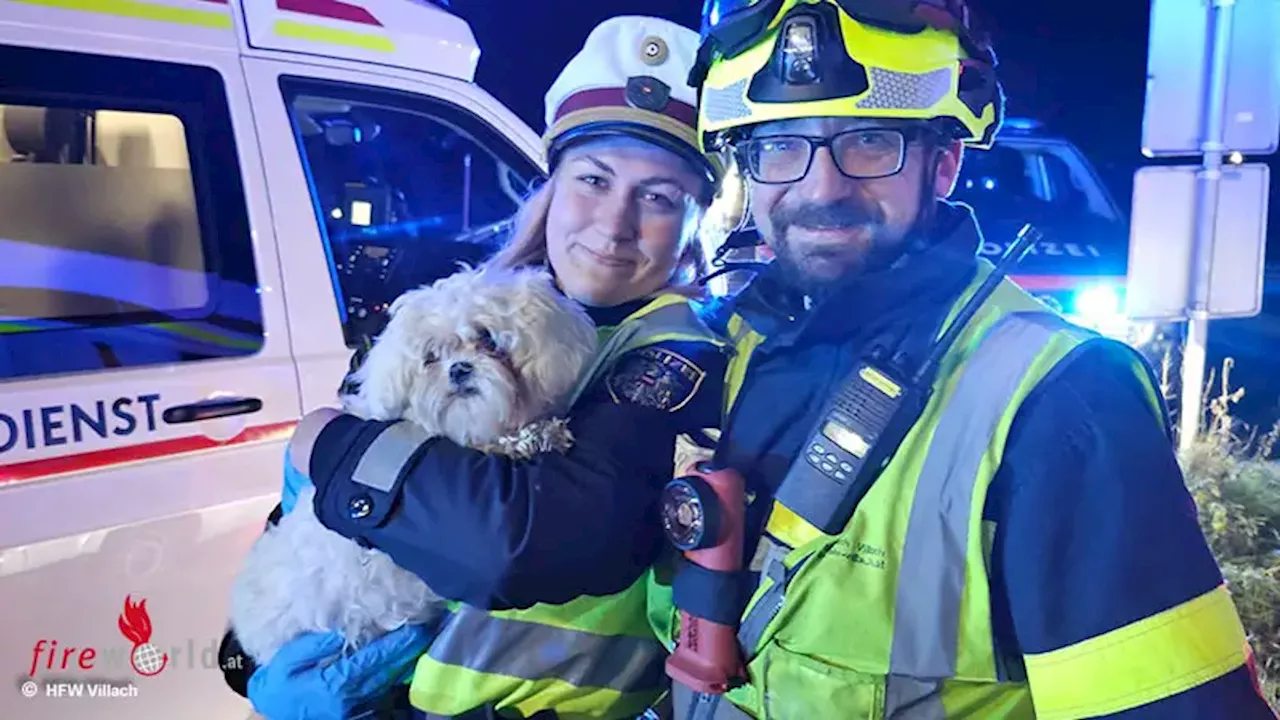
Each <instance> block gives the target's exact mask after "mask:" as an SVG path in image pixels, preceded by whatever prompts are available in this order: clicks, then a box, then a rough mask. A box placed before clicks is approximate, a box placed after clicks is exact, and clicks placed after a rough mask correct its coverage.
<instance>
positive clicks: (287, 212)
mask: <svg viewBox="0 0 1280 720" xmlns="http://www.w3.org/2000/svg"><path fill="white" fill-rule="evenodd" d="M478 60H479V50H478V48H477V47H476V43H475V39H474V37H473V35H472V33H471V30H470V28H469V27H468V26H467V24H466V23H465V22H464V21H462V20H461V19H459V18H457V17H454V16H452V15H450V14H449V13H448V12H447V11H445V10H443V9H441V8H439V7H436V6H434V5H432V4H430V3H428V2H425V1H422V0H0V676H3V677H4V681H3V682H0V718H6V719H10V718H11V719H12V720H19V719H20V720H44V719H48V720H61V719H63V718H95V720H112V719H116V718H119V719H120V720H126V719H127V720H139V719H141V720H160V719H163V720H169V719H171V718H182V719H183V720H204V719H207V720H215V719H216V720H224V719H228V718H234V719H236V720H240V719H242V718H246V717H248V716H249V715H250V714H251V710H250V708H249V706H248V704H247V703H246V702H245V701H244V700H243V699H241V698H239V697H238V696H236V695H235V694H234V693H232V692H231V691H230V690H229V689H228V688H227V687H226V686H225V685H224V683H223V678H222V672H221V670H220V668H219V667H218V663H217V647H218V643H219V641H220V639H221V637H222V634H223V631H224V628H225V622H226V616H227V596H228V592H229V588H230V585H231V582H232V579H233V577H234V575H235V573H236V572H237V569H238V567H239V564H240V560H241V558H242V557H243V555H244V553H245V552H246V550H247V549H248V547H249V545H250V544H251V543H252V542H253V541H254V539H255V538H256V537H257V536H258V535H259V533H260V532H261V531H262V528H263V523H264V520H265V518H266V516H267V514H268V513H269V511H270V510H271V508H272V506H273V505H274V504H275V502H276V500H277V497H278V493H279V489H280V470H281V459H282V451H283V447H284V443H285V440H286V439H287V437H288V435H289V433H290V431H291V429H292V427H293V425H294V423H295V421H296V420H297V418H298V417H299V416H300V415H301V414H302V413H303V412H304V411H307V410H309V409H312V408H315V407H319V406H322V405H330V404H333V402H334V399H335V392H336V390H337V388H338V385H339V383H340V382H341V380H342V377H343V375H344V373H345V372H346V370H347V367H348V361H349V359H350V357H351V354H352V348H354V347H355V346H356V345H357V344H359V343H360V342H362V341H363V340H364V339H365V338H367V337H369V336H371V335H373V334H375V333H376V332H377V331H378V330H379V329H380V327H381V325H380V323H381V321H382V320H381V319H382V317H383V311H384V309H385V307H386V305H387V303H388V302H389V301H390V300H391V299H393V298H394V297H395V296H396V295H398V294H399V293H400V292H402V291H403V290H405V289H407V288H408V287H411V286H413V285H416V284H419V283H422V282H428V281H430V280H432V279H434V278H436V277H440V276H443V275H445V274H448V273H449V272H452V271H453V270H454V269H455V267H456V265H455V263H456V262H457V261H458V260H470V261H476V260H478V259H480V258H482V257H484V256H486V255H487V254H488V253H489V252H491V251H492V250H493V249H494V247H493V243H494V241H495V238H496V237H497V236H498V235H499V233H498V231H497V228H498V227H499V225H500V223H501V222H502V221H503V220H504V219H506V218H508V217H509V216H510V215H511V214H512V212H513V211H514V210H515V208H516V205H517V202H518V201H519V199H520V198H521V197H522V196H523V195H524V194H525V193H526V192H527V191H528V189H529V187H530V183H531V182H533V181H534V180H535V179H536V178H537V177H538V176H539V175H541V174H542V173H543V171H544V166H543V161H542V159H541V147H540V144H539V141H538V138H537V136H536V134H535V133H534V132H533V131H532V130H531V129H530V128H528V127H527V126H526V125H524V124H523V123H522V122H521V121H520V120H519V119H517V118H516V117H515V116H514V115H513V114H512V113H511V112H509V111H508V110H507V109H506V108H504V107H503V106H502V105H500V104H499V103H498V102H497V101H496V100H494V98H493V97H491V96H490V95H488V94H487V93H486V92H484V91H483V90H481V89H480V88H479V87H477V86H476V85H475V84H474V82H473V76H474V72H475V69H476V64H477V62H478Z"/></svg>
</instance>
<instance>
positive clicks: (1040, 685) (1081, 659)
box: [1026, 585, 1248, 720]
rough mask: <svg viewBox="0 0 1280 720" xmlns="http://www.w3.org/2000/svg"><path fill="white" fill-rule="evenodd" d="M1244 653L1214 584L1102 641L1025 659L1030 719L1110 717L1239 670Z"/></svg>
mask: <svg viewBox="0 0 1280 720" xmlns="http://www.w3.org/2000/svg"><path fill="white" fill-rule="evenodd" d="M1247 647H1248V645H1247V642H1246V640H1245V634H1244V628H1243V627H1242V626H1241V624H1240V617H1239V615H1237V614H1236V608H1235V605H1234V604H1233V603H1232V601H1231V595H1230V593H1228V592H1227V588H1226V586H1225V585H1220V586H1218V587H1217V588H1215V589H1213V590H1211V591H1209V592H1207V593H1205V594H1204V595H1201V596H1200V597H1197V598H1195V599H1192V600H1189V601H1187V602H1185V603H1182V604H1181V605H1178V606H1176V607H1173V608H1170V609H1169V610H1166V611H1164V612H1162V613H1159V614H1156V615H1152V616H1150V617H1147V618H1144V619H1142V620H1139V621H1138V622H1135V623H1132V624H1130V625H1126V626H1124V627H1122V628H1120V629H1118V630H1113V631H1111V632H1109V633H1106V634H1105V635H1099V636H1097V637H1092V638H1089V639H1088V640H1085V641H1083V642H1078V643H1076V644H1075V645H1069V646H1067V647H1065V648H1062V649H1061V650H1054V651H1053V652H1047V653H1039V654H1035V655H1027V656H1026V664H1027V678H1028V679H1029V680H1030V682H1031V698H1032V700H1033V701H1034V703H1035V707H1036V717H1037V718H1040V720H1054V719H1055V718H1083V717H1094V716H1098V715H1111V714H1113V713H1118V712H1123V711H1125V710H1128V709H1129V708H1133V707H1138V706H1140V705H1145V704H1147V703H1151V702H1154V701H1156V700H1160V699H1161V698H1166V697H1169V696H1171V695H1176V694H1178V693H1180V692H1184V691H1186V690H1189V689H1191V688H1193V687H1195V686H1197V685H1200V684H1202V683H1205V682H1207V681H1209V680H1212V679H1214V678H1217V677H1221V676H1222V675H1225V674H1227V673H1228V672H1230V671H1232V670H1234V669H1236V668H1238V667H1240V666H1241V665H1243V664H1244V663H1245V660H1246V657H1247ZM1085 689H1087V690H1088V692H1082V690H1085Z"/></svg>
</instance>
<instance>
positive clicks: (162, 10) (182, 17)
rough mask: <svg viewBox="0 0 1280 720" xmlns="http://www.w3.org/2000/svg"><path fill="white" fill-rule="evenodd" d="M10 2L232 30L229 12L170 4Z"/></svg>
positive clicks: (58, 0) (88, 0)
mask: <svg viewBox="0 0 1280 720" xmlns="http://www.w3.org/2000/svg"><path fill="white" fill-rule="evenodd" d="M12 2H19V3H26V4H27V5H41V6H44V7H55V8H62V9H64V10H78V11H80V12H92V13H100V14H102V15H116V16H119V17H127V18H139V19H142V20H156V21H158V22H168V23H177V24H179V25H197V26H199V27H207V28H218V29H221V30H230V29H231V13H230V12H229V11H228V12H218V11H216V10H212V11H210V10H193V9H190V8H180V7H171V6H169V5H156V4H154V3H145V2H136V1H135V0H12Z"/></svg>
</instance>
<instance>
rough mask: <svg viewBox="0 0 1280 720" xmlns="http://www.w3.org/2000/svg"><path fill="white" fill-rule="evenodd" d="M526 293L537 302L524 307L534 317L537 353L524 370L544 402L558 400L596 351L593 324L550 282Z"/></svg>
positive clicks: (548, 402)
mask: <svg viewBox="0 0 1280 720" xmlns="http://www.w3.org/2000/svg"><path fill="white" fill-rule="evenodd" d="M530 289H531V290H532V289H533V288H530ZM526 295H527V296H528V297H529V298H531V299H532V301H533V302H534V303H536V304H537V305H538V307H536V308H526V310H527V311H529V312H530V313H531V314H530V317H532V318H535V320H534V322H533V324H534V325H536V326H537V327H536V329H534V331H533V332H534V334H535V335H536V337H537V338H538V352H537V353H536V354H535V356H534V357H533V359H532V362H531V363H530V365H529V366H528V367H527V368H526V373H527V374H528V375H529V376H530V381H531V383H532V384H533V385H534V386H535V387H537V388H540V389H541V391H542V392H544V393H546V395H547V397H546V398H545V399H546V402H547V404H552V403H558V402H559V401H561V400H563V399H564V396H565V395H566V394H567V393H569V392H570V391H571V390H573V388H574V386H575V385H576V384H577V382H578V376H579V375H581V373H582V371H583V369H584V368H585V367H586V365H587V363H589V362H590V361H591V358H592V356H593V355H594V354H595V352H596V344H597V333H596V326H595V323H593V322H592V321H591V317H590V316H589V315H587V313H586V311H585V310H583V309H582V307H581V306H579V305H578V304H577V303H575V302H573V301H572V300H569V299H568V298H566V297H563V296H561V295H560V294H559V293H557V292H556V291H555V289H554V288H553V287H552V286H551V285H550V283H549V282H543V283H542V284H541V287H540V288H539V291H538V292H530V293H527V294H526Z"/></svg>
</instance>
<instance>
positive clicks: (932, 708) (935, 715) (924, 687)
mask: <svg viewBox="0 0 1280 720" xmlns="http://www.w3.org/2000/svg"><path fill="white" fill-rule="evenodd" d="M884 717H885V720H946V718H947V711H946V709H945V708H943V706H942V682H941V681H935V680H917V679H915V678H909V677H901V676H898V675H890V676H889V677H887V678H885V684H884Z"/></svg>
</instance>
